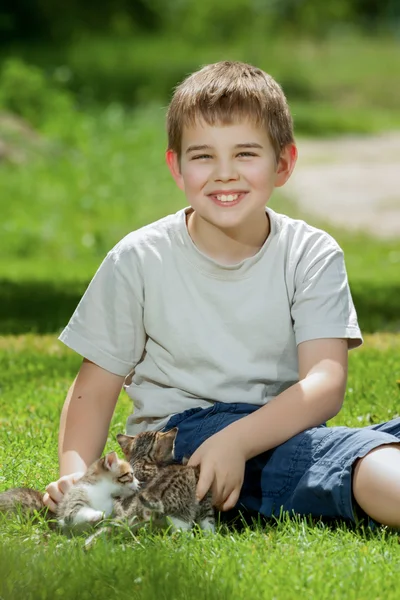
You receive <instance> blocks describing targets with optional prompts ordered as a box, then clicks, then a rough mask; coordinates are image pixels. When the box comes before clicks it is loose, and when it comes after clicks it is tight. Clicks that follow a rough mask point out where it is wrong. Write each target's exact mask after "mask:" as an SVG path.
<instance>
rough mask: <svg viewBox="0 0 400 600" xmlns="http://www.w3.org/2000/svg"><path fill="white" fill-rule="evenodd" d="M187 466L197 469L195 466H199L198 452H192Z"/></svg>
mask: <svg viewBox="0 0 400 600" xmlns="http://www.w3.org/2000/svg"><path fill="white" fill-rule="evenodd" d="M187 464H188V466H189V467H197V465H199V464H200V453H199V452H197V450H196V452H194V453H193V454H192V456H191V457H190V458H189V460H188V463H187Z"/></svg>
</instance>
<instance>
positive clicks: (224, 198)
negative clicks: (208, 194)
mask: <svg viewBox="0 0 400 600" xmlns="http://www.w3.org/2000/svg"><path fill="white" fill-rule="evenodd" d="M238 197H239V194H228V195H227V196H226V195H225V194H220V195H219V196H217V200H219V201H220V202H233V201H234V200H237V199H238Z"/></svg>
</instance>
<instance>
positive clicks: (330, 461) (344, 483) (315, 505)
mask: <svg viewBox="0 0 400 600" xmlns="http://www.w3.org/2000/svg"><path fill="white" fill-rule="evenodd" d="M259 408H260V407H259V406H254V405H249V404H237V403H235V404H226V403H222V402H216V403H215V404H214V405H213V406H212V407H211V408H206V409H203V408H193V409H190V410H187V411H185V412H182V413H179V414H176V415H173V416H172V417H171V418H170V420H169V421H168V423H167V425H166V426H165V428H164V430H165V431H167V430H168V429H171V428H172V427H178V435H177V438H176V443H175V458H176V460H177V461H181V460H182V458H183V457H184V456H190V455H191V454H193V452H194V451H195V450H196V448H198V447H199V446H200V444H202V443H203V442H204V441H205V440H206V439H207V438H209V437H210V436H211V435H213V434H214V433H217V432H218V431H220V430H221V429H223V428H224V427H226V426H227V425H230V424H231V423H233V422H234V421H237V420H238V419H241V418H242V417H244V416H246V415H248V414H250V413H252V412H254V411H255V410H257V409H259ZM399 442H400V418H397V419H393V420H391V421H388V422H386V423H381V424H379V425H372V426H368V427H360V428H351V427H327V426H326V425H321V426H319V427H313V428H312V429H307V430H306V431H303V432H302V433H299V434H298V435H296V436H294V437H293V438H290V439H289V440H288V441H287V442H285V443H283V444H281V445H280V446H277V447H276V448H274V449H272V450H269V451H268V452H264V453H263V454H260V455H258V456H255V457H254V458H252V459H250V460H249V461H247V463H246V470H245V478H244V483H243V487H242V490H241V494H240V497H239V500H238V504H237V507H236V509H239V510H244V511H250V512H256V513H259V514H261V515H263V516H264V517H273V516H275V517H277V516H279V515H280V514H281V513H282V511H284V512H286V511H287V512H289V513H290V514H300V515H312V516H313V517H317V518H320V517H324V518H325V517H326V518H329V519H347V520H351V521H358V520H359V518H360V517H363V516H365V515H363V514H362V513H361V511H359V507H358V506H357V504H356V502H355V500H354V497H353V494H352V470H353V466H354V463H355V461H356V460H357V459H358V458H361V457H363V456H365V455H366V454H367V453H368V452H369V451H370V450H372V449H373V448H376V447H377V446H380V445H383V444H393V443H399Z"/></svg>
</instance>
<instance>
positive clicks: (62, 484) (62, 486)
mask: <svg viewBox="0 0 400 600" xmlns="http://www.w3.org/2000/svg"><path fill="white" fill-rule="evenodd" d="M74 475H75V473H74V474H73V475H65V476H64V477H60V479H59V480H58V482H57V483H58V489H59V490H60V492H61V493H62V494H65V493H66V492H67V491H68V490H69V488H70V487H71V486H72V485H73V483H74V480H73V478H74Z"/></svg>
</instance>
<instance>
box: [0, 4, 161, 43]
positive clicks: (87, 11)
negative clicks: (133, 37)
mask: <svg viewBox="0 0 400 600" xmlns="http://www.w3.org/2000/svg"><path fill="white" fill-rule="evenodd" d="M160 22H161V19H160V14H159V13H158V12H157V11H155V10H153V9H152V7H151V3H150V2H149V1H148V0H134V1H133V2H132V1H130V0H85V2H81V1H80V0H69V2H68V3H65V4H63V5H62V8H61V7H60V5H59V4H58V3H56V2H52V1H51V0H2V2H1V5H0V42H1V43H3V44H4V43H10V42H11V41H14V40H16V41H29V40H32V41H36V40H37V41H41V42H55V41H62V40H68V39H70V38H71V37H73V36H74V35H75V34H76V33H77V32H80V31H91V32H98V31H110V29H111V30H112V29H113V27H116V28H117V29H118V28H121V24H123V25H124V27H125V29H133V30H135V29H139V30H140V31H143V32H151V31H155V30H157V28H158V27H159V26H160Z"/></svg>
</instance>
